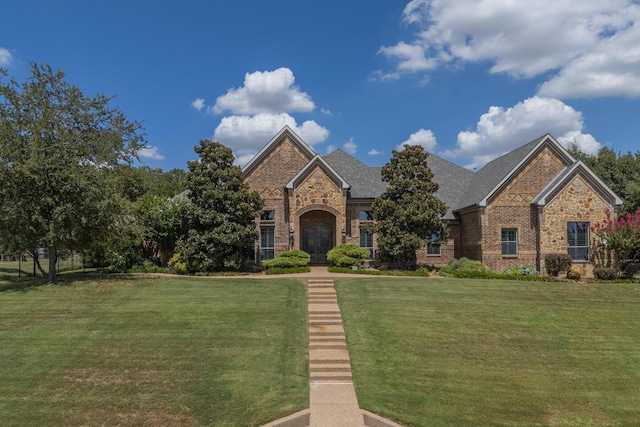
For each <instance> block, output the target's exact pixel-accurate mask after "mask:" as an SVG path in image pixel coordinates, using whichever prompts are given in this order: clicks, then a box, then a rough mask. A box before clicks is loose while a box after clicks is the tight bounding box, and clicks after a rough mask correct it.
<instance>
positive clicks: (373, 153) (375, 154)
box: [367, 148, 381, 156]
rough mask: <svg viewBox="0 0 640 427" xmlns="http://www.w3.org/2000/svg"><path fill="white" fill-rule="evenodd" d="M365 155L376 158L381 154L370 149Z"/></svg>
mask: <svg viewBox="0 0 640 427" xmlns="http://www.w3.org/2000/svg"><path fill="white" fill-rule="evenodd" d="M367 154H368V155H370V156H377V155H378V154H381V152H380V151H378V150H376V149H375V148H372V149H371V150H369V152H368V153H367Z"/></svg>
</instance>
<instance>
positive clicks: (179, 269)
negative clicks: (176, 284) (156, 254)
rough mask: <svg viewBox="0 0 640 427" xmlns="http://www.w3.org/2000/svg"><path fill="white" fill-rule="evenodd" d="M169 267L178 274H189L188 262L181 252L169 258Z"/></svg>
mask: <svg viewBox="0 0 640 427" xmlns="http://www.w3.org/2000/svg"><path fill="white" fill-rule="evenodd" d="M169 267H170V268H173V270H174V271H175V272H176V273H178V274H187V262H186V261H185V260H183V259H182V257H181V256H180V254H179V253H175V254H173V256H172V257H171V259H170V260H169Z"/></svg>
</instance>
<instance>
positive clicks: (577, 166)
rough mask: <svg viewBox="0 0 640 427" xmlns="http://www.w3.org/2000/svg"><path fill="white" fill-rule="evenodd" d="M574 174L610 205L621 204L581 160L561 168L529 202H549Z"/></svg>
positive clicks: (541, 204)
mask: <svg viewBox="0 0 640 427" xmlns="http://www.w3.org/2000/svg"><path fill="white" fill-rule="evenodd" d="M575 176H580V177H581V178H582V179H583V180H584V181H586V182H587V183H588V184H589V185H590V186H591V187H592V188H593V189H594V190H596V191H597V192H598V193H599V194H600V195H601V196H602V197H603V198H604V199H605V200H607V201H608V202H609V203H610V204H611V205H612V206H620V205H622V203H623V201H622V199H621V198H620V197H619V196H618V195H617V194H615V193H614V192H613V190H611V189H610V188H609V187H608V186H607V185H606V184H605V183H604V182H602V180H601V179H600V178H598V177H597V176H596V175H595V174H594V173H593V171H591V169H589V168H588V167H587V166H586V165H585V164H584V163H582V162H581V161H576V162H575V163H573V164H572V165H571V166H568V167H566V168H565V169H564V170H562V171H561V172H560V173H559V174H558V175H557V176H556V177H554V179H553V180H552V181H551V182H549V184H548V185H547V186H546V187H545V188H543V189H542V191H541V192H540V193H539V194H538V195H537V196H536V197H535V198H534V199H533V201H532V202H531V203H532V204H533V205H536V206H545V205H546V204H547V203H549V202H550V201H551V200H552V199H553V198H554V197H555V196H556V195H557V194H558V193H559V192H560V191H562V189H563V188H564V187H565V186H566V185H567V183H569V182H570V181H571V180H573V178H574V177H575Z"/></svg>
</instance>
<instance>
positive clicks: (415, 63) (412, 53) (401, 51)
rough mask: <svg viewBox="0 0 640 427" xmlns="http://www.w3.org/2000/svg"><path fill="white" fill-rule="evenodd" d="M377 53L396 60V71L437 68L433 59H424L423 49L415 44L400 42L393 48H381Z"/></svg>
mask: <svg viewBox="0 0 640 427" xmlns="http://www.w3.org/2000/svg"><path fill="white" fill-rule="evenodd" d="M378 53H382V54H383V55H386V56H391V57H396V58H398V60H399V63H398V69H399V70H401V71H426V70H433V69H434V68H436V66H437V62H436V61H435V60H434V59H433V58H427V57H425V51H424V49H423V47H422V46H419V45H417V44H407V43H405V42H400V43H398V44H397V45H395V46H390V47H385V46H383V47H381V48H380V50H379V51H378Z"/></svg>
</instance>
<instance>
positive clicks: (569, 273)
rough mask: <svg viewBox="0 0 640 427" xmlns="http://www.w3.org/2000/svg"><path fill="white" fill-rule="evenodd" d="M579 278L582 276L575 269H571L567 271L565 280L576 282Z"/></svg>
mask: <svg viewBox="0 0 640 427" xmlns="http://www.w3.org/2000/svg"><path fill="white" fill-rule="evenodd" d="M581 277H582V274H580V271H579V270H577V269H575V268H572V269H570V270H569V271H567V279H569V280H575V281H578V280H580V278H581Z"/></svg>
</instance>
